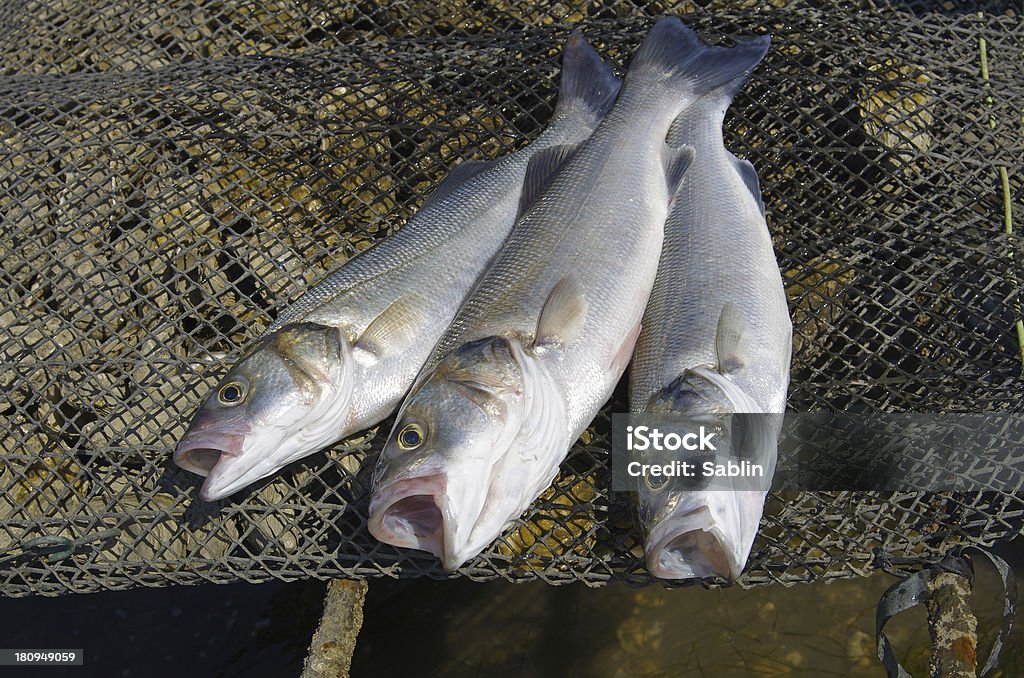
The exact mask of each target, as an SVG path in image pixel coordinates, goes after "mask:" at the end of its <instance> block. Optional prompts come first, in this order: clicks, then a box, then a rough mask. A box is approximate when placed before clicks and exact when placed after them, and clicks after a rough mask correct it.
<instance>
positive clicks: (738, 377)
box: [629, 43, 792, 579]
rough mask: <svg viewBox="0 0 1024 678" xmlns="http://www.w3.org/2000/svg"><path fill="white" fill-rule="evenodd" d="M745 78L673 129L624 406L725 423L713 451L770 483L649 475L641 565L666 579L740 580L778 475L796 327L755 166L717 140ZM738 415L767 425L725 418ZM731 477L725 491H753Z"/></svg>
mask: <svg viewBox="0 0 1024 678" xmlns="http://www.w3.org/2000/svg"><path fill="white" fill-rule="evenodd" d="M765 44H767V43H765ZM744 82H746V77H742V78H738V79H736V80H734V81H732V82H730V83H729V84H727V85H725V86H723V87H721V88H719V89H716V90H714V91H712V92H709V93H707V94H705V95H704V96H703V97H701V99H700V100H699V101H697V102H696V103H694V104H693V105H692V106H690V107H689V108H688V109H687V110H686V111H684V112H683V114H682V115H681V116H680V118H679V119H678V120H677V121H676V122H675V124H674V125H673V127H672V130H671V132H670V134H669V137H668V142H669V144H670V145H679V144H685V145H686V146H687V147H690V148H692V149H693V162H692V163H691V165H690V167H689V169H688V170H687V172H686V176H685V177H683V180H682V183H681V185H680V189H679V193H678V196H677V203H676V205H675V207H674V208H673V209H672V212H671V214H670V215H669V218H668V222H667V223H666V225H665V244H664V248H663V250H662V254H661V262H660V264H659V268H658V277H657V280H656V282H655V284H654V291H653V292H652V293H651V298H650V302H649V303H648V306H647V311H646V313H645V314H644V320H643V325H644V329H643V332H641V334H640V339H639V341H638V342H637V347H636V352H635V353H634V356H633V365H632V367H631V368H630V384H629V385H630V395H629V398H630V410H631V411H632V412H633V413H634V414H639V413H654V414H662V415H667V414H671V415H680V416H683V417H685V418H686V419H687V420H690V421H703V422H706V423H708V425H709V427H711V426H712V425H713V424H715V423H716V422H717V424H718V426H719V428H722V427H725V428H729V426H730V425H731V427H732V429H733V430H732V433H731V436H729V435H727V436H726V437H725V438H724V440H725V441H726V443H727V446H726V447H723V445H722V444H719V446H718V451H717V454H718V455H719V456H720V458H721V456H722V455H723V454H726V453H728V455H730V456H729V457H727V458H732V459H737V458H742V459H745V460H748V461H750V462H751V463H757V464H760V465H761V466H762V468H763V469H764V470H765V475H766V480H765V482H764V484H763V485H762V486H761V487H759V488H758V489H756V490H750V489H746V490H730V489H704V490H703V491H701V490H700V489H699V488H697V489H696V491H695V490H694V488H692V486H691V487H684V486H683V485H682V484H681V483H685V482H689V481H685V480H680V479H675V480H668V481H667V482H666V481H665V480H662V479H658V480H659V481H660V482H655V481H654V480H653V479H647V480H645V482H644V483H642V484H641V485H640V488H639V495H638V506H639V514H640V522H641V524H642V526H643V528H644V531H645V534H646V543H645V552H646V558H647V567H648V569H649V570H650V572H651V573H652V574H653V575H655V576H657V577H661V578H664V579H685V578H691V577H709V576H713V575H719V576H721V577H726V578H730V579H735V578H736V577H738V576H739V575H740V573H741V572H742V570H743V567H744V565H745V563H746V560H747V556H748V554H749V553H750V547H751V544H752V543H753V541H754V536H755V534H756V533H757V527H758V523H759V521H760V519H761V512H762V510H763V507H764V499H765V494H766V493H765V492H764V491H761V489H762V488H763V489H767V486H768V485H769V484H770V478H771V475H772V474H773V473H774V469H775V463H776V458H777V454H778V447H777V444H778V435H779V430H780V427H781V414H782V412H783V411H784V410H785V405H786V388H787V386H788V385H789V365H790V353H791V345H792V324H791V322H790V319H789V312H788V308H787V305H786V295H785V292H784V291H783V288H782V278H781V276H780V275H779V267H778V264H777V263H776V261H775V254H774V251H773V250H772V241H771V236H770V235H769V233H768V226H767V224H766V223H765V217H764V204H763V202H762V199H761V189H760V186H759V184H758V179H757V173H756V172H755V170H754V167H753V166H752V165H751V164H750V163H749V162H747V161H746V160H741V159H739V158H737V157H736V156H734V155H733V154H732V153H730V152H729V151H728V150H726V148H725V144H724V141H723V137H722V122H723V120H724V118H725V112H726V109H727V108H728V107H729V104H730V103H731V102H732V98H733V96H734V95H735V93H736V92H737V91H738V90H739V89H740V87H742V85H743V84H744ZM734 413H768V414H771V415H773V416H758V417H731V420H730V417H729V415H732V414H734ZM775 415H777V416H775ZM737 426H739V427H741V428H742V427H745V428H746V430H745V431H743V432H742V434H741V433H740V432H739V431H736V430H735V429H736V427H737ZM726 433H728V431H726ZM728 445H731V447H729V446H728ZM738 482H740V483H743V484H742V485H733V486H742V487H746V488H750V487H754V486H755V485H756V483H752V482H751V480H750V479H744V480H741V481H738ZM662 483H663V484H662Z"/></svg>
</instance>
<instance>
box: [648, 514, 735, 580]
mask: <svg viewBox="0 0 1024 678" xmlns="http://www.w3.org/2000/svg"><path fill="white" fill-rule="evenodd" d="M673 528H674V529H662V530H655V533H654V534H652V535H651V536H650V537H648V540H647V549H646V550H647V569H648V570H650V572H651V574H653V575H654V576H655V577H658V578H659V579H703V578H705V577H716V576H717V577H723V578H726V579H732V578H734V577H736V576H739V572H734V571H733V570H734V569H735V568H734V567H733V563H732V559H731V558H730V557H729V552H730V551H729V545H728V544H727V543H726V542H725V540H724V538H723V536H722V534H721V532H720V531H719V530H718V528H717V527H716V526H715V525H714V522H713V521H712V518H711V512H710V511H709V510H708V509H707V508H706V507H702V508H700V509H698V510H696V511H693V512H692V513H690V514H687V516H686V518H685V519H684V520H683V521H681V522H680V523H677V524H676V525H674V526H673ZM658 532H661V534H658Z"/></svg>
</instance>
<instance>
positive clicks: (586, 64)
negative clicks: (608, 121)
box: [555, 29, 622, 121]
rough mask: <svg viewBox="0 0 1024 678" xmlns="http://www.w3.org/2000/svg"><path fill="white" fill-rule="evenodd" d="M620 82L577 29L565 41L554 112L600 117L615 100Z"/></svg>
mask: <svg viewBox="0 0 1024 678" xmlns="http://www.w3.org/2000/svg"><path fill="white" fill-rule="evenodd" d="M621 84H622V81H621V80H619V79H618V78H617V77H615V74H614V73H613V72H612V69H611V68H610V67H609V66H608V64H606V63H605V62H604V61H603V60H602V59H601V57H600V56H599V55H598V54H597V52H595V51H594V48H593V47H591V46H590V44H589V43H587V41H586V40H585V39H584V38H583V35H582V34H581V33H580V31H579V29H576V30H574V31H573V32H572V34H571V35H570V36H569V40H568V41H567V42H566V43H565V54H564V55H563V56H562V81H561V84H560V86H559V90H558V105H557V106H556V107H555V115H556V116H572V115H583V116H586V117H587V118H588V119H590V120H592V121H597V120H600V119H601V118H603V117H604V115H605V113H607V112H608V110H609V109H610V108H611V107H612V104H613V103H615V97H616V96H618V94H619V86H620V85H621Z"/></svg>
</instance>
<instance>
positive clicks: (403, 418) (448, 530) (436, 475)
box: [369, 337, 523, 571]
mask: <svg viewBox="0 0 1024 678" xmlns="http://www.w3.org/2000/svg"><path fill="white" fill-rule="evenodd" d="M521 384H522V373H521V370H520V366H519V364H518V361H517V358H516V356H515V355H514V352H513V351H512V350H511V347H510V344H509V341H508V340H507V339H505V338H502V337H490V338H487V339H483V340H479V341H474V342H470V343H468V344H465V345H463V346H462V347H461V348H459V349H458V350H456V351H454V352H453V353H451V354H449V356H447V357H446V358H445V359H444V360H442V361H441V362H440V363H438V364H437V366H436V367H435V368H434V369H433V370H432V371H431V372H429V373H428V374H426V375H424V376H422V377H421V379H420V380H418V384H417V385H416V386H414V387H413V390H412V392H411V393H410V395H409V397H408V398H407V399H406V402H405V403H404V405H403V406H402V409H401V411H400V413H399V416H398V419H397V421H396V422H395V426H394V429H393V430H392V432H391V435H390V437H389V439H388V441H387V444H386V445H385V447H384V449H383V451H382V452H381V456H380V459H379V460H378V464H377V468H376V471H375V474H374V483H373V487H374V490H373V496H372V499H371V501H370V519H369V528H370V532H371V533H372V534H373V535H374V537H376V538H377V539H378V540H379V541H382V542H385V543H388V544H392V545H395V546H401V547H406V548H413V549H418V550H421V551H427V552H429V553H432V554H433V555H434V556H436V557H438V558H440V559H441V561H442V564H443V566H444V568H445V569H446V570H449V571H451V570H454V569H456V568H458V567H459V566H460V565H462V563H464V562H465V561H466V560H468V559H469V558H470V557H472V556H473V555H475V554H476V553H478V552H479V550H480V549H482V548H483V546H486V544H487V543H489V542H490V541H491V539H493V535H494V534H496V533H497V531H500V529H501V528H502V527H503V526H504V523H505V522H506V519H505V518H500V520H499V518H498V517H497V516H496V515H494V514H495V510H494V509H496V508H497V507H498V506H500V505H501V504H502V503H503V502H504V501H505V497H504V496H502V495H501V493H502V490H501V489H499V488H496V487H495V483H493V482H492V481H493V480H494V478H495V474H496V473H498V472H500V469H501V468H502V467H503V466H504V462H505V461H506V460H507V456H506V453H507V452H508V450H509V448H510V446H511V443H512V440H513V439H514V437H515V432H516V431H517V430H518V429H519V426H520V424H521V419H522V417H521V412H522V406H523V403H522V401H523V389H522V385H521ZM497 513H499V514H500V513H501V512H500V511H497ZM494 521H499V522H500V524H498V525H497V526H496V527H495V526H494V525H491V524H490V523H491V522H494ZM482 539H483V540H484V541H483V543H482V544H481V543H480V541H481V540H482Z"/></svg>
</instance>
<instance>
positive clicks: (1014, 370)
mask: <svg viewBox="0 0 1024 678" xmlns="http://www.w3.org/2000/svg"><path fill="white" fill-rule="evenodd" d="M698 5H699V6H698ZM665 12H672V13H677V14H685V15H686V20H687V22H688V23H689V24H690V25H692V26H693V27H694V28H695V29H697V30H698V31H699V32H701V34H702V35H704V36H705V37H706V38H707V39H709V40H710V41H721V40H728V36H739V35H754V34H761V33H771V34H772V36H773V43H772V49H771V51H770V52H769V54H768V57H767V59H766V60H765V62H764V63H763V64H762V65H761V66H760V67H759V68H758V70H757V72H756V74H755V76H754V78H753V79H752V80H751V82H750V83H749V84H748V85H747V86H746V88H745V89H744V90H743V92H742V93H741V94H740V95H739V96H738V97H737V99H736V102H735V104H734V105H733V107H732V109H731V112H730V114H729V117H728V119H727V123H726V125H727V127H726V139H727V144H728V145H729V146H730V147H731V148H732V149H733V150H734V151H735V152H736V153H737V154H738V155H740V156H742V157H746V158H748V159H750V160H751V161H752V162H753V164H754V165H755V166H756V167H757V168H758V170H759V172H760V176H761V185H762V187H763V190H764V193H765V200H766V203H767V209H768V219H769V225H770V227H771V229H772V233H773V236H774V240H775V245H776V250H777V255H778V261H779V265H780V267H781V270H782V271H783V274H784V280H785V283H786V287H787V294H788V295H789V300H790V309H791V313H792V317H793V321H794V326H795V346H794V349H795V350H794V360H793V371H792V385H791V388H790V398H789V406H790V408H791V409H792V410H795V411H808V410H847V411H855V412H869V411H882V412H900V411H912V412H952V411H963V412H1007V413H1013V412H1018V413H1019V412H1020V410H1021V409H1022V405H1021V397H1020V395H1021V391H1020V386H1019V384H1020V382H1019V379H1020V375H1021V347H1020V344H1019V341H1020V339H1019V335H1018V331H1019V322H1020V313H1019V306H1018V303H1019V300H1018V294H1019V284H1018V281H1019V280H1021V279H1022V276H1024V273H1022V272H1021V271H1020V266H1019V262H1020V257H1021V254H1020V251H1019V246H1018V245H1017V244H1016V242H1015V240H1014V236H1013V235H1012V226H1013V221H1012V215H1013V214H1020V213H1021V210H1022V209H1024V205H1022V196H1024V188H1022V178H1021V174H1020V167H1019V163H1020V158H1021V157H1022V153H1024V148H1022V141H1021V140H1022V135H1021V117H1020V111H1021V110H1024V78H1022V76H1021V71H1020V67H1019V66H1020V55H1021V53H1022V52H1024V24H1022V19H1021V17H1020V14H1019V10H1015V9H1014V3H1002V4H999V3H995V4H985V5H976V6H971V7H970V8H969V9H965V8H964V6H963V5H961V4H957V5H955V6H954V5H953V4H952V3H947V4H942V3H930V2H922V3H896V4H892V5H889V4H882V3H868V2H861V3H846V4H844V5H841V6H838V7H837V6H835V5H832V4H831V3H822V4H821V5H820V6H819V5H818V4H817V3H814V2H796V3H786V2H784V1H783V0H779V1H777V2H773V3H770V4H769V5H765V6H762V7H759V8H758V5H757V4H755V3H746V2H742V1H737V2H711V3H704V2H701V3H682V4H680V5H678V6H677V5H672V4H671V3H661V2H652V3H643V2H640V1H639V0H637V1H632V0H602V1H601V2H596V3H584V2H578V1H577V0H567V1H565V2H555V1H552V2H539V3H534V4H530V5H529V6H523V5H521V4H520V3H511V2H507V3H506V2H496V3H477V2H468V1H465V0H430V1H429V2H421V1H420V0H406V1H403V2H395V3H392V4H390V5H387V6H379V4H378V3H370V2H341V1H336V0H306V1H298V0H275V1H272V2H254V1H244V0H243V1H240V2H226V3H225V2H219V1H214V0H172V1H170V2H166V1H164V0H159V1H156V0H147V1H146V2H126V1H124V0H100V2H89V3H86V2H82V1H81V0H39V1H35V0H26V1H24V2H11V3H5V4H4V5H3V6H2V7H0V56H2V58H0V71H2V76H0V220H2V224H3V226H2V229H3V239H2V241H0V280H2V284H0V294H2V295H3V301H2V304H0V327H2V334H0V365H2V368H0V412H2V415H0V427H2V428H0V455H2V456H0V458H2V465H0V592H2V593H3V594H4V595H25V594H29V593H42V594H61V593H66V592H83V591H93V590H97V589H120V588H128V587H134V586H139V585H167V584H172V583H196V582H201V581H217V582H225V581H232V580H238V579H243V580H247V581H261V580H266V579H269V578H278V579H297V578H306V577H322V578H325V577H336V576H344V577H356V578H360V577H373V576H382V575H389V576H401V577H412V576H430V577H447V576H466V577H470V578H472V579H480V580H483V579H494V578H504V579H509V580H524V579H536V578H541V579H544V580H546V581H548V582H552V583H561V582H569V581H580V580H582V581H584V582H587V583H588V584H591V585H599V584H602V583H605V582H609V581H625V582H628V583H632V584H645V583H650V582H651V581H652V579H651V578H650V576H649V575H648V573H647V572H646V569H645V568H644V565H643V562H642V559H641V558H639V557H638V556H639V554H640V546H639V545H640V535H639V534H638V532H637V530H636V528H635V525H634V519H633V514H632V509H631V506H630V497H629V495H628V494H625V493H613V492H611V491H610V489H609V488H610V469H609V461H608V459H609V456H608V441H609V439H610V413H611V412H612V411H617V412H623V411H626V410H627V407H626V402H625V393H624V389H622V388H620V389H619V391H618V392H617V393H616V396H615V399H614V400H613V402H612V403H611V404H610V405H608V406H606V407H605V409H604V410H603V411H602V414H601V415H600V416H599V417H598V418H597V419H596V420H595V422H594V423H593V425H592V426H591V427H590V429H589V430H588V431H587V432H586V433H585V434H584V435H583V436H582V438H581V440H580V441H579V442H578V443H577V444H576V446H575V447H574V449H573V450H572V452H571V454H570V456H569V458H568V460H567V461H566V462H565V463H564V464H563V467H562V471H561V474H560V476H559V477H558V479H557V481H556V482H555V484H554V486H553V487H552V488H551V489H549V490H548V491H547V492H545V494H544V495H543V496H542V497H541V498H540V499H539V500H538V501H536V502H535V504H534V505H533V507H532V508H531V510H530V511H529V512H528V513H527V514H526V515H525V516H523V517H522V518H521V519H520V520H519V521H518V523H517V524H516V526H515V527H514V528H513V529H511V530H509V531H507V532H506V533H505V535H504V536H503V538H502V539H500V540H498V541H497V542H495V544H493V545H492V546H491V547H489V548H488V549H487V550H486V551H485V552H484V553H483V554H482V555H481V556H480V557H478V558H476V559H474V560H473V561H471V562H470V563H468V564H467V565H465V566H464V567H463V568H461V569H460V570H459V571H458V572H456V573H454V574H452V575H447V574H445V573H443V572H442V571H441V570H440V568H439V567H438V566H437V564H436V562H435V561H434V559H433V558H431V557H429V556H425V555H423V556H421V555H417V554H415V553H412V552H408V551H399V550H398V549H395V548H393V547H390V546H386V545H381V544H378V543H376V542H375V541H374V540H373V538H372V537H371V536H370V535H369V533H368V532H367V530H366V511H367V504H368V497H367V492H368V487H369V478H370V471H371V470H372V469H371V467H372V464H373V461H374V458H375V451H376V450H378V449H379V448H380V446H381V445H382V443H383V439H384V438H385V437H386V435H387V432H388V431H389V427H390V424H391V422H390V421H388V422H385V423H384V424H382V425H381V426H380V427H378V428H377V429H374V430H372V431H368V432H365V433H363V434H360V435H358V436H356V437H354V438H352V439H349V440H347V441H344V442H343V443H341V444H338V445H336V446H334V447H333V448H332V449H330V450H328V451H325V452H321V453H319V454H316V455H314V456H311V457H309V458H307V459H305V460H303V461H301V462H298V463H295V464H293V465H292V466H290V467H288V468H287V469H286V470H285V471H284V472H282V473H280V474H279V475H278V476H276V477H274V478H272V479H269V480H267V481H264V482H261V483H258V484H257V485H256V486H255V487H254V488H252V489H250V490H247V491H245V492H243V493H240V494H238V495H236V496H234V497H232V498H231V499H229V500H226V501H223V502H219V503H215V504H206V503H203V502H201V501H199V500H198V499H197V497H196V490H197V487H198V480H199V479H198V478H197V477H196V476H193V475H191V474H188V473H185V472H183V471H180V470H178V469H177V468H176V467H174V466H173V465H172V464H171V463H170V455H171V452H172V450H173V448H174V446H175V444H176V442H177V441H178V439H179V438H180V437H181V435H182V434H183V432H184V430H185V427H186V425H187V423H188V420H189V418H190V417H191V415H192V413H193V411H194V409H195V407H196V406H197V404H198V403H199V401H200V399H201V398H203V397H204V396H205V394H206V392H207V389H208V388H210V387H211V386H212V385H213V384H214V383H215V382H216V380H217V378H218V376H219V375H220V374H222V373H223V371H224V370H225V369H226V365H227V364H228V362H229V361H231V360H233V359H234V358H235V357H237V356H238V355H239V353H240V350H241V349H242V348H243V347H245V346H246V345H247V344H248V343H249V342H251V341H253V340H254V339H255V338H256V337H257V336H258V335H259V334H260V332H261V331H262V329H263V328H265V327H266V326H267V325H268V324H269V323H270V322H271V321H272V319H273V318H274V317H275V316H276V314H277V313H279V312H280V310H281V309H282V308H284V307H285V306H286V305H287V304H288V303H289V302H290V301H292V300H294V299H295V298H296V297H298V296H299V295H300V294H301V293H302V291H303V290H304V289H305V288H306V287H307V286H309V285H310V284H312V283H314V282H315V281H317V280H319V279H321V278H322V277H323V276H324V275H325V274H326V273H328V272H329V271H331V270H333V269H334V268H336V267H337V266H339V265H340V264H342V263H343V262H344V261H345V260H346V259H348V258H349V257H351V256H353V255H355V254H356V253H358V252H360V251H362V250H365V249H366V248H368V247H370V246H371V245H372V244H373V243H374V242H376V241H378V240H380V239H381V238H384V237H386V236H387V235H388V234H390V233H392V232H394V231H395V230H396V229H398V228H400V227H401V225H402V224H403V223H404V221H405V220H406V219H408V218H409V216H410V215H411V214H412V213H413V212H414V211H415V209H416V207H417V205H418V204H420V202H421V201H422V200H423V199H424V198H425V196H426V195H427V194H428V193H429V191H430V190H431V189H432V188H433V187H434V186H435V185H436V184H437V183H438V182H439V181H440V179H441V178H442V177H443V176H444V175H445V173H446V171H447V168H449V167H450V166H451V165H452V164H454V163H456V162H458V161H459V160H461V159H482V158H493V157H496V156H498V155H501V154H504V153H507V152H509V151H511V150H514V149H516V148H520V147H522V146H523V145H525V144H527V143H529V141H530V140H531V139H533V138H535V137H536V136H537V134H538V133H539V132H540V131H541V129H542V128H543V126H544V125H545V123H546V122H547V120H548V117H549V116H550V114H551V111H552V104H553V101H554V98H555V93H556V90H557V79H558V72H559V56H560V53H561V47H562V44H563V42H564V40H565V38H566V37H567V35H568V31H569V30H570V29H571V27H573V26H575V25H579V26H582V27H583V28H584V31H585V35H586V37H587V38H588V39H589V40H590V41H591V42H592V43H593V44H594V45H595V47H596V48H597V49H598V50H599V51H600V52H601V53H602V55H604V56H606V57H607V58H608V59H609V60H610V61H611V62H613V63H616V64H617V65H618V66H619V67H620V70H621V66H622V65H623V64H625V63H626V62H628V59H629V56H630V55H631V54H632V51H633V50H634V49H635V47H636V46H637V44H638V43H639V41H640V40H641V38H642V37H643V35H644V33H645V31H646V29H647V28H648V27H649V26H650V25H651V23H652V22H653V20H654V18H656V17H657V16H659V15H661V14H663V13H665ZM993 472H995V471H993ZM1022 512H1024V502H1022V501H1021V499H1019V498H1018V497H1017V496H1015V495H1014V494H1013V493H1011V492H1009V491H1006V490H1003V491H993V492H975V493H957V494H954V493H927V494H924V493H914V492H887V493H879V492H874V493H872V492H852V491H828V492H824V491H821V492H796V491H793V492H790V491H787V492H781V493H776V494H773V495H772V496H770V498H769V500H768V503H767V506H766V511H765V516H764V519H763V521H762V525H761V531H760V534H759V536H758V539H757V542H756V543H755V546H754V550H753V553H752V554H751V557H750V560H749V563H748V567H747V570H746V572H745V574H744V575H743V578H742V580H741V582H740V583H741V584H742V585H756V584H765V583H770V582H781V583H784V584H788V583H792V582H801V581H812V580H821V579H828V578H836V577H850V576H854V575H864V574H867V573H869V572H871V571H872V570H874V569H876V568H913V567H918V566H921V565H923V564H926V563H930V562H934V561H936V560H938V559H939V558H941V557H942V556H943V555H944V554H945V553H947V552H948V551H950V550H951V549H954V548H956V547H958V546H962V545H966V544H973V545H981V546H985V545H990V544H992V543H993V542H995V541H997V540H1002V539H1007V538H1010V537H1013V536H1015V535H1016V534H1018V533H1019V532H1020V529H1021V524H1022Z"/></svg>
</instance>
